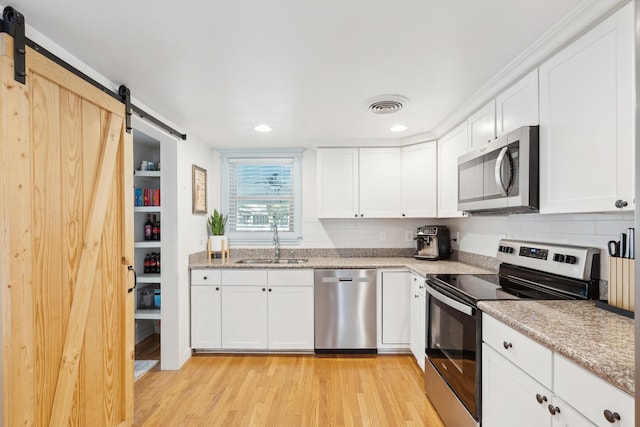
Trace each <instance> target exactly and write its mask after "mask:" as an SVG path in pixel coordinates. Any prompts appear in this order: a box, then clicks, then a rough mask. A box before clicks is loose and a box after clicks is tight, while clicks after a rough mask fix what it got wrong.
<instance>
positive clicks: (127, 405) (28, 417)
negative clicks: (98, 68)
mask: <svg viewBox="0 0 640 427" xmlns="http://www.w3.org/2000/svg"><path fill="white" fill-rule="evenodd" d="M12 56H13V41H12V39H11V38H9V37H8V36H7V35H6V34H1V35H0V75H1V78H2V85H1V86H0V161H1V162H2V165H3V166H2V170H1V171H0V196H1V200H0V204H1V211H0V232H1V233H2V234H1V235H0V236H1V237H0V286H1V288H2V290H1V292H2V295H1V296H2V332H3V335H2V336H3V353H2V358H3V359H2V360H3V365H2V366H3V380H4V381H3V390H4V393H3V409H4V411H3V413H4V420H3V421H4V425H34V426H45V425H52V426H53V425H55V426H58V425H92V426H119V425H131V423H132V420H133V295H132V294H129V293H127V289H128V288H129V287H131V286H132V284H133V275H132V274H131V273H130V272H128V271H127V266H128V265H130V264H132V262H133V233H132V231H133V222H132V221H133V218H132V214H131V212H132V211H133V209H132V202H133V188H132V186H133V182H132V179H133V178H132V174H131V173H130V171H132V170H133V159H132V140H131V136H130V135H129V134H127V133H125V132H124V117H125V111H124V106H123V104H122V103H121V102H119V101H118V100H116V99H114V98H112V97H110V96H109V95H107V94H104V93H102V92H101V91H100V90H98V89H96V88H94V87H93V86H91V85H89V84H88V83H86V82H84V81H82V80H81V79H79V78H78V77H76V76H74V75H73V74H71V73H70V72H68V71H66V70H64V69H63V68H61V67H59V66H58V65H56V64H54V63H53V62H51V61H49V60H47V59H46V58H44V57H43V56H41V55H40V54H38V53H35V52H33V51H31V50H28V51H27V82H26V84H25V85H21V84H19V83H17V82H15V81H14V80H13V59H12Z"/></svg>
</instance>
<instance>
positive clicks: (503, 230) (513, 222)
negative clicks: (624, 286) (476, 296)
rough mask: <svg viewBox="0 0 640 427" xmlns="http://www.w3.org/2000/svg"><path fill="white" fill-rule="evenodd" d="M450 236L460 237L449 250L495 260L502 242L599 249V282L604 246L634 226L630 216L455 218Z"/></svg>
mask: <svg viewBox="0 0 640 427" xmlns="http://www.w3.org/2000/svg"><path fill="white" fill-rule="evenodd" d="M447 225H448V226H449V228H450V229H451V235H452V236H455V233H456V232H459V233H460V241H459V242H454V244H453V248H454V249H457V250H460V251H464V252H470V253H475V254H479V255H486V256H495V254H496V250H497V247H498V241H499V240H500V239H503V238H508V239H520V240H531V241H539V242H546V243H561V244H566V245H576V246H590V247H595V248H599V249H600V253H601V256H600V279H603V280H606V279H607V277H608V271H609V263H608V256H607V242H608V241H609V240H617V239H618V238H619V235H620V233H622V232H625V231H626V230H627V228H629V227H633V226H634V216H633V212H625V213H617V212H616V213H607V214H571V215H568V214H566V215H559V214H558V215H541V214H524V215H509V216H497V217H492V216H487V217H481V216H476V217H470V218H455V219H450V220H448V221H447Z"/></svg>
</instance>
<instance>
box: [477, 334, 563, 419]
mask: <svg viewBox="0 0 640 427" xmlns="http://www.w3.org/2000/svg"><path fill="white" fill-rule="evenodd" d="M538 400H539V401H540V402H538ZM550 402H551V392H550V391H549V390H548V389H547V388H545V387H543V386H542V385H541V384H540V383H538V382H537V381H535V380H534V379H533V378H532V377H530V376H529V375H527V374H525V373H524V372H523V371H521V370H520V369H518V367H517V366H516V365H514V364H513V363H511V362H509V361H508V360H507V359H505V358H504V357H502V356H501V355H500V354H498V353H497V352H496V351H494V350H493V349H492V348H491V347H489V346H488V345H486V344H484V343H483V344H482V425H483V426H488V427H512V426H516V425H517V426H519V427H529V426H530V427H544V426H550V425H551V414H550V413H549V410H548V405H549V403H550Z"/></svg>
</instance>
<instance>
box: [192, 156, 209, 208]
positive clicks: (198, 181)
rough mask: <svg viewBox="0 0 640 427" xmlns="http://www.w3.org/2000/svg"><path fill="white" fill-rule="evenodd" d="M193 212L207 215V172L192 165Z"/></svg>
mask: <svg viewBox="0 0 640 427" xmlns="http://www.w3.org/2000/svg"><path fill="white" fill-rule="evenodd" d="M191 174H192V192H193V193H192V196H191V200H192V211H193V213H194V214H205V215H206V213H207V171H206V170H205V169H202V168H201V167H199V166H196V165H192V170H191Z"/></svg>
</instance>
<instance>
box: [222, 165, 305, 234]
mask: <svg viewBox="0 0 640 427" xmlns="http://www.w3.org/2000/svg"><path fill="white" fill-rule="evenodd" d="M294 185H295V180H294V175H293V159H230V160H229V224H228V226H229V230H231V231H238V232H247V231H271V225H272V224H273V222H274V221H275V223H276V224H277V225H278V231H279V232H287V231H293V230H294V224H295V205H294Z"/></svg>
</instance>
